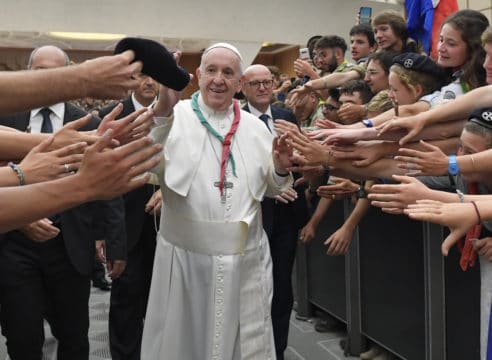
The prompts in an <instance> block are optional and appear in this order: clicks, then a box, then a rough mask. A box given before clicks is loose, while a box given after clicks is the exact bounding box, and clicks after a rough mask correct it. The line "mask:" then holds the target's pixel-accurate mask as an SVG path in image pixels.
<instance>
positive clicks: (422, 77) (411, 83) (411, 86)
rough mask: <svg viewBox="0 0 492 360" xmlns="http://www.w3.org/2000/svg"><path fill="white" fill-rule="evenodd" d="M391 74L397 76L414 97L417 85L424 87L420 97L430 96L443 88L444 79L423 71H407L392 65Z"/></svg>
mask: <svg viewBox="0 0 492 360" xmlns="http://www.w3.org/2000/svg"><path fill="white" fill-rule="evenodd" d="M390 72H393V73H394V74H396V75H397V76H398V78H399V79H400V81H401V83H402V84H403V86H405V87H406V88H407V89H408V90H409V91H411V92H412V94H413V95H416V93H417V90H416V86H417V85H420V86H421V87H422V94H421V95H420V96H424V95H427V94H430V93H432V92H434V91H436V90H437V89H439V88H440V87H441V82H442V79H440V78H439V77H437V76H434V75H431V74H428V73H424V72H421V71H416V70H410V69H406V68H404V67H403V66H401V65H400V64H393V65H391V68H390Z"/></svg>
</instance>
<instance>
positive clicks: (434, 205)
mask: <svg viewBox="0 0 492 360" xmlns="http://www.w3.org/2000/svg"><path fill="white" fill-rule="evenodd" d="M404 213H405V214H406V215H408V216H409V217H410V218H411V219H414V220H421V221H430V222H433V223H437V224H441V225H444V226H447V227H449V230H450V231H451V232H450V234H449V235H448V237H446V239H445V240H444V242H443V243H442V246H441V251H442V254H443V255H444V256H447V255H448V253H449V249H450V248H451V247H452V246H453V245H454V244H455V243H456V242H458V240H460V239H461V238H462V237H463V236H464V235H465V234H466V232H467V231H468V230H469V229H470V228H471V227H472V226H473V225H476V224H477V220H478V219H477V214H476V212H475V208H474V206H473V204H472V203H469V202H468V203H442V202H440V201H433V200H418V201H417V204H412V205H409V206H408V208H407V209H405V210H404Z"/></svg>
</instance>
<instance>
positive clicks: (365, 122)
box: [362, 119, 374, 128]
mask: <svg viewBox="0 0 492 360" xmlns="http://www.w3.org/2000/svg"><path fill="white" fill-rule="evenodd" d="M362 123H363V124H364V125H365V126H366V127H368V128H372V127H373V126H374V124H373V123H372V120H371V119H364V120H362Z"/></svg>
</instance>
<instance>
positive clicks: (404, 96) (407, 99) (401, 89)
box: [388, 71, 419, 105]
mask: <svg viewBox="0 0 492 360" xmlns="http://www.w3.org/2000/svg"><path fill="white" fill-rule="evenodd" d="M388 82H389V89H390V93H389V96H390V98H391V100H393V101H395V100H396V101H397V102H398V105H408V104H413V103H414V102H416V101H417V100H418V97H419V95H418V94H414V93H413V92H412V91H410V89H408V88H407V87H406V86H405V85H404V84H403V83H402V82H401V80H400V78H399V77H398V75H397V74H396V73H394V72H393V71H390V73H389V77H388Z"/></svg>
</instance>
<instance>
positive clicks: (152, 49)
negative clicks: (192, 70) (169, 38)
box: [114, 37, 190, 91]
mask: <svg viewBox="0 0 492 360" xmlns="http://www.w3.org/2000/svg"><path fill="white" fill-rule="evenodd" d="M126 50H133V51H134V52H135V61H141V62H142V64H143V67H142V72H143V73H144V74H146V75H149V76H150V77H151V78H153V79H154V80H156V81H158V82H159V83H161V84H162V85H164V86H167V87H170V88H171V89H174V90H178V91H180V90H183V89H184V88H185V87H186V85H188V83H189V82H190V74H188V72H187V71H186V70H185V69H183V68H182V67H180V66H178V65H177V64H176V60H174V56H173V54H171V53H170V52H169V51H168V50H167V49H166V48H165V47H164V46H163V45H161V44H159V43H158V42H156V41H153V40H149V39H140V38H131V37H128V38H124V39H121V40H120V41H119V42H118V44H116V47H115V49H114V53H115V54H119V53H122V52H124V51H126Z"/></svg>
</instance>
